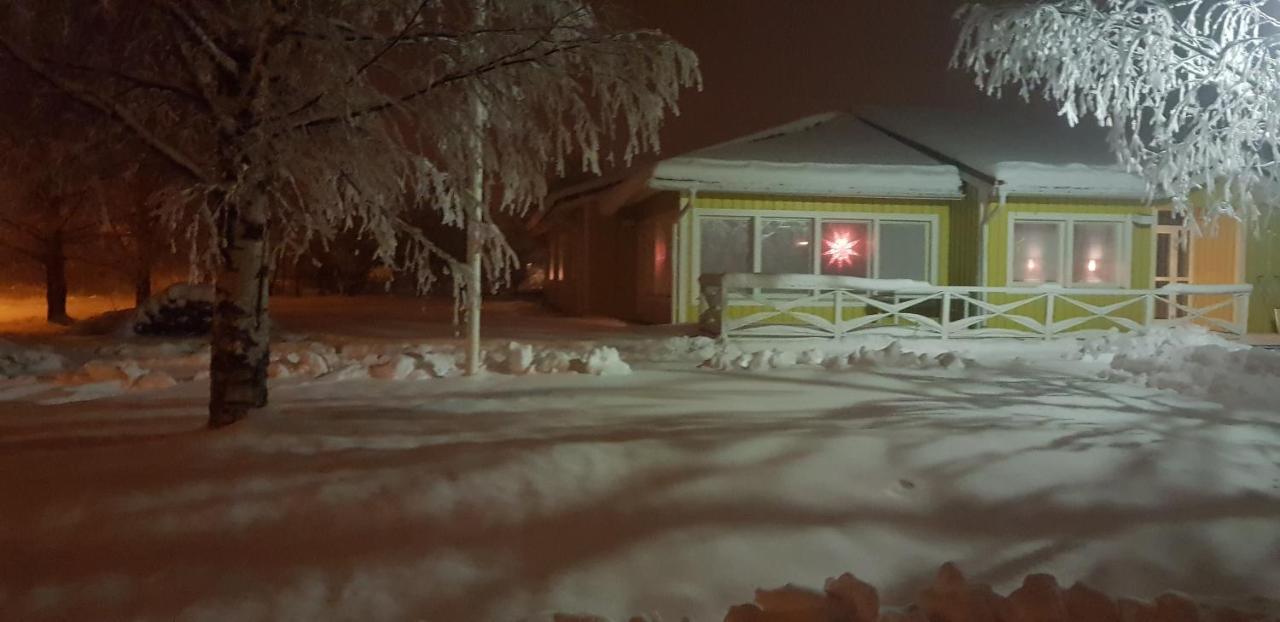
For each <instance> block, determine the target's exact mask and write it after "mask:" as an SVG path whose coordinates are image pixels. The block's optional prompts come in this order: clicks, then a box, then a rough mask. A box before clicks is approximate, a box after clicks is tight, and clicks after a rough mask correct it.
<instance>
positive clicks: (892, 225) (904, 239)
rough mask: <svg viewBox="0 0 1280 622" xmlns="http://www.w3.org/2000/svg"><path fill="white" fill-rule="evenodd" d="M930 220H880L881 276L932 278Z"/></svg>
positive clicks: (922, 279) (883, 277)
mask: <svg viewBox="0 0 1280 622" xmlns="http://www.w3.org/2000/svg"><path fill="white" fill-rule="evenodd" d="M931 248H932V245H931V244H929V223H927V222H898V221H885V222H882V223H880V278H882V279H911V280H914V281H928V280H929V263H930V256H929V251H930V249H931Z"/></svg>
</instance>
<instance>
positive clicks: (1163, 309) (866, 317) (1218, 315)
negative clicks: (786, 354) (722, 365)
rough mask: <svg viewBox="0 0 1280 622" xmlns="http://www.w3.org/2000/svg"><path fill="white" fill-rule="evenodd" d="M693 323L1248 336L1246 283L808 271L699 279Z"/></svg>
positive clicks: (768, 332) (835, 330)
mask: <svg viewBox="0 0 1280 622" xmlns="http://www.w3.org/2000/svg"><path fill="white" fill-rule="evenodd" d="M699 285H700V290H701V296H700V313H699V326H700V328H701V329H702V330H703V332H706V333H708V334H711V335H715V336H719V337H828V338H840V337H843V336H845V335H849V334H852V333H859V332H880V333H890V334H901V335H904V336H915V337H935V338H942V339H954V338H976V337H1022V338H1042V339H1049V338H1053V337H1057V336H1063V335H1070V336H1073V337H1088V336H1092V335H1097V334H1102V333H1106V332H1109V331H1111V330H1117V329H1118V330H1121V331H1144V330H1147V329H1148V328H1150V327H1153V326H1166V325H1178V324H1198V325H1201V326H1205V327H1207V328H1209V329H1210V330H1214V331H1218V332H1222V333H1226V334H1229V335H1233V336H1243V335H1244V334H1245V333H1246V332H1247V331H1248V325H1249V322H1248V313H1249V296H1250V294H1251V293H1252V291H1253V286H1251V285H1247V284H1245V285H1188V284H1181V283H1174V284H1169V285H1166V286H1163V287H1159V288H1154V289H1107V288H1095V287H1074V288H1073V287H1062V286H1057V285H1040V286H1026V287H974V286H965V285H961V286H938V285H932V284H929V283H925V282H920V281H908V280H892V279H864V278H857V277H844V276H829V275H812V274H759V273H728V274H706V275H703V276H702V277H701V278H700V279H699Z"/></svg>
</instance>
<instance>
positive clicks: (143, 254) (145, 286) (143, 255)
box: [133, 249, 151, 307]
mask: <svg viewBox="0 0 1280 622" xmlns="http://www.w3.org/2000/svg"><path fill="white" fill-rule="evenodd" d="M150 297H151V253H150V252H149V251H148V250H145V249H144V250H142V251H140V252H139V254H138V265H137V266H135V267H134V271H133V303H134V306H137V307H141V306H142V304H143V303H145V302H146V301H147V299H148V298H150Z"/></svg>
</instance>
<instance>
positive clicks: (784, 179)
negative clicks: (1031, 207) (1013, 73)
mask: <svg viewBox="0 0 1280 622" xmlns="http://www.w3.org/2000/svg"><path fill="white" fill-rule="evenodd" d="M650 185H651V186H652V187H653V188H656V189H661V190H686V189H689V188H697V189H699V190H704V191H705V190H718V191H725V192H760V193H771V194H790V195H818V196H854V197H883V198H959V197H960V196H962V194H961V182H960V173H959V170H958V169H957V168H956V167H955V166H953V165H951V164H946V163H942V162H939V161H937V160H935V159H933V158H930V157H928V156H925V155H924V154H922V153H920V152H919V151H916V150H915V149H912V148H911V147H909V146H907V145H905V144H903V143H901V142H900V141H897V140H895V139H893V138H891V137H890V136H887V135H886V134H884V133H883V132H881V131H879V130H877V129H875V128H874V127H871V126H870V125H867V124H866V123H865V122H863V121H862V120H861V119H858V118H857V117H856V116H854V115H852V114H848V113H827V114H822V115H817V116H813V117H808V118H805V119H801V120H799V121H796V122H794V123H789V124H787V125H784V126H781V127H777V128H773V129H771V130H766V131H764V132H760V133H758V134H753V135H750V136H746V137H743V138H740V139H737V140H733V141H730V142H727V143H724V144H720V145H716V146H713V147H708V148H706V149H701V150H699V151H695V152H692V153H689V154H687V155H684V156H680V157H676V158H670V159H667V160H663V161H662V162H661V163H660V164H659V165H658V167H657V169H656V171H655V172H654V176H653V180H652V181H651V182H650Z"/></svg>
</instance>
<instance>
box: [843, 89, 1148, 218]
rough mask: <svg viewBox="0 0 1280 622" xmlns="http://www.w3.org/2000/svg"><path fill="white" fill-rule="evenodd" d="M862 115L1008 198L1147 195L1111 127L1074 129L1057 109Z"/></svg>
mask: <svg viewBox="0 0 1280 622" xmlns="http://www.w3.org/2000/svg"><path fill="white" fill-rule="evenodd" d="M860 114H861V116H862V117H863V118H864V119H865V120H867V121H869V122H871V123H872V124H874V125H876V126H877V127H880V128H883V129H885V130H886V131H888V132H890V133H893V134H896V135H899V136H901V137H903V138H905V139H907V140H908V141H910V142H912V143H916V144H917V145H919V146H922V147H924V148H927V150H928V151H930V152H931V153H933V154H935V155H938V156H941V157H943V158H944V159H945V160H948V161H952V162H954V163H956V164H957V165H959V166H960V167H961V168H964V169H967V170H975V171H977V172H979V173H980V174H981V175H982V176H984V177H986V178H987V181H991V182H993V183H997V184H999V185H1000V186H1001V189H1002V191H1003V192H1004V193H1005V194H1008V195H1033V196H1058V197H1061V196H1074V197H1087V198H1121V199H1145V198H1147V184H1146V182H1145V181H1144V180H1143V179H1142V178H1141V177H1139V176H1137V175H1134V174H1132V173H1129V172H1127V171H1126V170H1125V169H1124V168H1123V167H1122V166H1120V165H1119V164H1118V163H1117V161H1116V157H1115V155H1114V154H1113V153H1112V151H1111V149H1110V145H1109V144H1108V140H1107V132H1106V130H1104V129H1102V128H1100V127H1098V126H1097V125H1094V124H1092V123H1080V124H1078V125H1076V126H1075V127H1072V126H1070V125H1068V124H1067V122H1066V120H1065V119H1062V118H1059V117H1056V116H1054V115H1053V114H1052V113H1051V112H1049V111H1046V110H1042V109H1039V108H1035V107H1032V106H1029V105H1022V106H1018V107H1016V108H1012V107H1010V108H1007V109H1002V110H1000V111H999V112H988V113H985V114H982V113H966V112H959V111H953V110H938V109H929V108H892V109H890V108H870V109H867V110H863V111H861V113H860Z"/></svg>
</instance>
